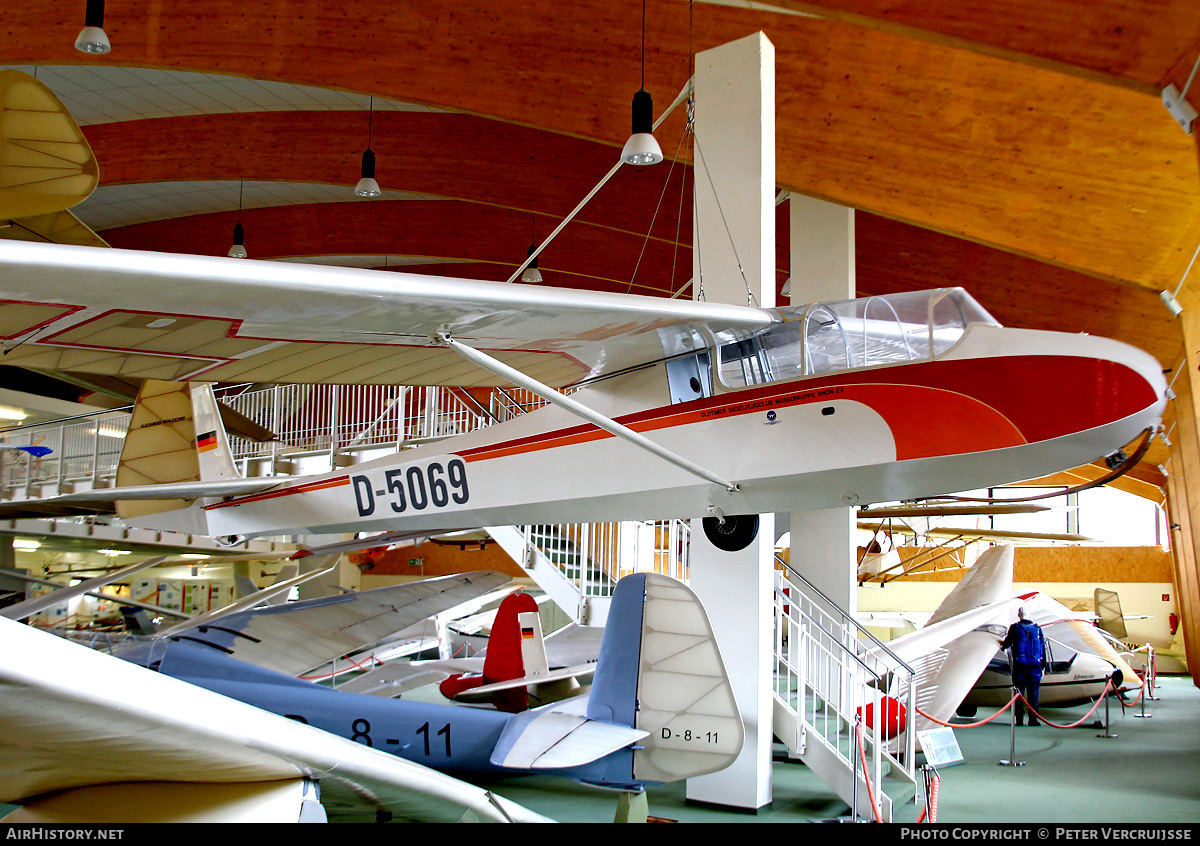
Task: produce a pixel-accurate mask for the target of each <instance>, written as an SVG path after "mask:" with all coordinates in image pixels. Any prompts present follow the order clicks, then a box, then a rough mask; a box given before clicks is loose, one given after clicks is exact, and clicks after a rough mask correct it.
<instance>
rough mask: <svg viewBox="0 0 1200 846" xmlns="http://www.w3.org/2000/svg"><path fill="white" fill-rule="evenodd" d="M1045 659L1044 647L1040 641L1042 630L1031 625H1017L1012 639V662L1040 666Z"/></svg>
mask: <svg viewBox="0 0 1200 846" xmlns="http://www.w3.org/2000/svg"><path fill="white" fill-rule="evenodd" d="M1045 657H1046V646H1045V643H1044V642H1043V640H1042V630H1041V629H1039V628H1038V627H1037V626H1036V625H1034V624H1033V623H1018V624H1017V634H1016V637H1015V638H1013V661H1015V662H1016V663H1018V664H1028V665H1031V666H1035V667H1036V666H1040V665H1041V663H1042V659H1043V658H1045Z"/></svg>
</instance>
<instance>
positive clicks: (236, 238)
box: [227, 182, 249, 258]
mask: <svg viewBox="0 0 1200 846" xmlns="http://www.w3.org/2000/svg"><path fill="white" fill-rule="evenodd" d="M243 187H244V183H242V182H239V183H238V220H237V223H236V224H235V225H234V227H233V246H232V247H230V248H229V252H228V254H227V255H228V256H229V257H230V258H247V257H248V256H249V254H248V253H247V252H246V246H245V240H246V230H244V229H242V188H243Z"/></svg>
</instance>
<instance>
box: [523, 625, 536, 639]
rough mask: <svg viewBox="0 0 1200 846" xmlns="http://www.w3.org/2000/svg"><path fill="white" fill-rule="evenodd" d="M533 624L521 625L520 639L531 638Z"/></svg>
mask: <svg viewBox="0 0 1200 846" xmlns="http://www.w3.org/2000/svg"><path fill="white" fill-rule="evenodd" d="M533 637H534V635H533V626H521V640H533Z"/></svg>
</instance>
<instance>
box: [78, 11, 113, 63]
mask: <svg viewBox="0 0 1200 846" xmlns="http://www.w3.org/2000/svg"><path fill="white" fill-rule="evenodd" d="M75 49H76V50H78V51H79V52H81V53H107V52H108V51H109V50H111V49H112V45H111V44H110V43H109V42H108V35H106V34H105V32H104V0H87V10H86V11H85V12H84V15H83V29H82V30H80V31H79V37H78V38H76V39H75Z"/></svg>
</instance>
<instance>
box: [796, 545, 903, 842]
mask: <svg viewBox="0 0 1200 846" xmlns="http://www.w3.org/2000/svg"><path fill="white" fill-rule="evenodd" d="M777 560H778V561H779V563H780V564H782V565H783V566H784V568H785V569H782V570H777V571H776V590H775V666H776V673H775V689H774V711H773V717H774V732H775V736H776V738H777V739H778V740H779V741H781V742H782V743H783V745H784V746H785V747H786V748H787V750H788V755H789V757H792V758H796V759H799V760H801V761H803V762H804V764H805V765H807V766H808V767H809V769H811V770H812V771H813V772H814V773H816V774H817V775H818V776H820V777H821V779H822V780H823V781H824V782H825V783H826V784H827V785H829V787H830V788H831V789H832V790H833V791H834V792H835V793H837V795H838V796H840V797H841V798H842V799H843V800H844V801H845V802H846V803H847V804H848V805H850V807H851V808H852V809H853V811H854V814H855V816H856V818H863V819H868V820H872V819H878V820H879V821H881V822H890V821H891V818H892V803H893V798H892V795H891V794H896V795H901V794H904V795H905V797H906V798H907V797H908V796H910V795H911V794H912V793H914V792H915V785H916V777H915V771H914V763H913V762H914V758H915V734H914V732H913V730H912V728H911V726H910V725H908V723H911V722H912V721H911V720H904V721H903V722H904V723H905V725H904V726H903V730H901V731H899V732H898V733H895V734H894V736H891V735H890V734H889V732H888V731H887V728H888V724H889V723H892V724H895V723H896V722H897V719H896V718H897V716H898V715H899V714H913V713H914V711H913V703H914V702H917V699H916V691H917V685H916V675H917V670H914V668H912V667H909V666H907V665H905V664H904V663H903V662H902V661H900V660H899V659H898V658H896V657H895V656H893V655H891V653H889V652H888V650H887V647H886V646H884V645H883V644H882V643H881V642H880V641H878V640H877V639H875V638H874V637H873V636H872V635H870V633H869V632H867V631H866V630H865V629H863V628H862V627H861V626H859V625H858V624H857V623H856V622H855V621H854V620H853V619H852V618H851V617H850V616H849V615H848V614H846V613H845V612H844V611H842V610H841V609H839V608H837V606H836V605H834V604H833V602H831V601H830V600H829V599H828V598H827V597H825V596H824V595H823V594H822V593H821V592H820V591H819V590H817V589H816V588H815V587H814V586H813V585H812V584H810V583H809V582H808V581H806V580H805V579H804V578H803V577H802V576H800V574H799V573H796V572H794V571H792V570H790V569H788V568H787V565H786V564H784V562H783V561H782V559H777ZM885 695H886V697H890V698H885ZM897 703H898V705H897ZM876 715H880V716H881V718H878V719H872V717H875V716H876ZM860 729H861V736H862V741H861V747H860V742H859V740H858V737H859V732H860ZM885 782H886V783H885ZM885 788H886V790H885ZM887 791H891V793H889V792H887Z"/></svg>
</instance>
